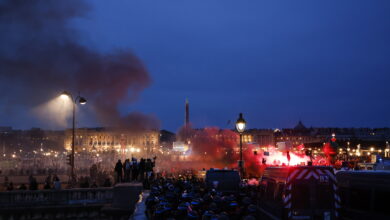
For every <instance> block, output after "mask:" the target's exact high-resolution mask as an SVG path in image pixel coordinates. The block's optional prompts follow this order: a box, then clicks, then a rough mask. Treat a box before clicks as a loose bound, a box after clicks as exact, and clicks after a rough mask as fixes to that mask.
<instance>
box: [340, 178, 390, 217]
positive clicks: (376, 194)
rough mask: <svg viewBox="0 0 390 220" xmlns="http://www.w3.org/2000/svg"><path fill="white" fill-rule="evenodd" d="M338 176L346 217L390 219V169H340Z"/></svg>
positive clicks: (342, 212)
mask: <svg viewBox="0 0 390 220" xmlns="http://www.w3.org/2000/svg"><path fill="white" fill-rule="evenodd" d="M336 178H337V181H338V186H339V193H340V198H341V210H340V213H341V216H342V217H343V218H345V219H390V208H389V198H390V172H389V171H340V172H337V174H336Z"/></svg>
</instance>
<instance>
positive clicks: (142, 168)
mask: <svg viewBox="0 0 390 220" xmlns="http://www.w3.org/2000/svg"><path fill="white" fill-rule="evenodd" d="M145 165H146V162H145V159H144V158H141V161H140V162H139V168H138V169H139V175H140V180H141V182H142V181H143V180H144V178H145Z"/></svg>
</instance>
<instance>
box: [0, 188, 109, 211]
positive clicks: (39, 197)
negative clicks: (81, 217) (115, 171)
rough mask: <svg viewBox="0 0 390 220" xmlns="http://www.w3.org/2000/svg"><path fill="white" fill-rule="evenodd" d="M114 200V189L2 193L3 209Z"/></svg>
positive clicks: (1, 203)
mask: <svg viewBox="0 0 390 220" xmlns="http://www.w3.org/2000/svg"><path fill="white" fill-rule="evenodd" d="M112 200H113V188H112V187H104V188H87V189H84V188H83V189H63V190H35V191H31V190H18V191H11V192H0V207H2V208H11V207H19V208H20V207H25V206H26V207H27V206H28V207H37V206H59V205H87V204H108V203H111V202H112Z"/></svg>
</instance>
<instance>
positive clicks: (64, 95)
mask: <svg viewBox="0 0 390 220" xmlns="http://www.w3.org/2000/svg"><path fill="white" fill-rule="evenodd" d="M60 98H61V99H70V100H72V104H73V117H72V153H71V156H70V166H71V173H70V175H71V178H72V184H73V183H74V182H75V180H76V179H75V174H74V153H75V152H74V139H75V119H76V104H77V102H78V103H79V104H81V105H85V104H86V103H87V100H86V99H85V98H84V97H81V96H80V95H78V96H76V98H74V99H73V96H72V94H71V93H69V92H67V91H64V92H62V93H61V95H60Z"/></svg>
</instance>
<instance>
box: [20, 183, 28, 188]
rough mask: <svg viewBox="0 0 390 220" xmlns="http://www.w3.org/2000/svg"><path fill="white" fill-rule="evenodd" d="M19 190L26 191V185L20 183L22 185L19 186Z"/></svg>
mask: <svg viewBox="0 0 390 220" xmlns="http://www.w3.org/2000/svg"><path fill="white" fill-rule="evenodd" d="M19 190H27V186H26V184H24V183H22V185H20V186H19Z"/></svg>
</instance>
